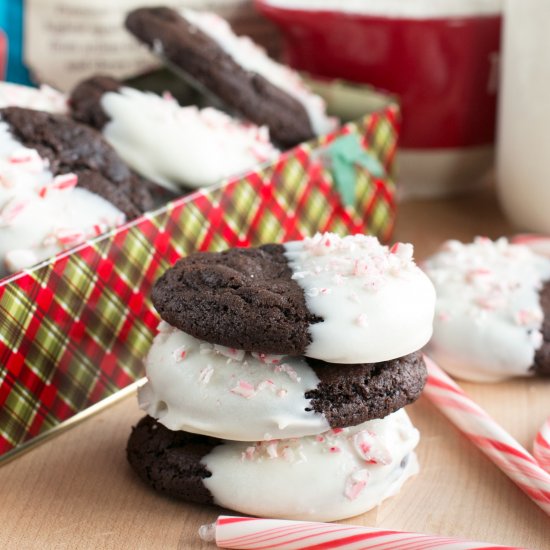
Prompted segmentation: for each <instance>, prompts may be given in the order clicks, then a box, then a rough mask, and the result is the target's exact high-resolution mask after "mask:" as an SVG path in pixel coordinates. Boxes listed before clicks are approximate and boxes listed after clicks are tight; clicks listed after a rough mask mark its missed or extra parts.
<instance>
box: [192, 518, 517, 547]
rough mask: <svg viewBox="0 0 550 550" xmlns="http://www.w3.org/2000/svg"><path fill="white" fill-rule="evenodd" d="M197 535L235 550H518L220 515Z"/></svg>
mask: <svg viewBox="0 0 550 550" xmlns="http://www.w3.org/2000/svg"><path fill="white" fill-rule="evenodd" d="M199 534H200V536H201V538H202V539H203V540H205V541H208V542H216V545H217V546H218V547H219V548H233V549H235V550H260V549H265V550H267V549H270V550H330V549H331V548H334V549H336V548H337V549H338V550H367V549H369V548H376V549H377V550H424V549H428V548H434V549H438V550H478V549H479V550H481V549H482V548H486V549H488V548H492V549H495V550H497V549H508V550H518V549H517V547H512V546H497V545H494V544H488V543H484V542H468V541H465V540H460V539H455V538H449V537H439V536H434V535H422V534H420V533H404V532H401V531H391V530H388V529H376V528H374V527H359V526H355V525H342V524H338V523H315V522H309V521H289V520H281V519H259V518H244V517H230V516H220V517H219V518H218V519H217V521H216V523H212V524H211V525H203V526H202V527H201V528H200V530H199Z"/></svg>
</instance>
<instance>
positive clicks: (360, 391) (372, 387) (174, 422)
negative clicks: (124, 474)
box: [139, 323, 426, 441]
mask: <svg viewBox="0 0 550 550" xmlns="http://www.w3.org/2000/svg"><path fill="white" fill-rule="evenodd" d="M159 331H160V332H159V334H158V335H157V336H156V337H155V340H154V342H153V345H152V347H151V350H150V351H149V354H148V356H147V358H146V360H145V372H146V375H147V378H148V381H149V382H148V383H147V384H146V385H145V386H144V387H143V388H141V389H140V391H139V402H140V406H141V408H142V409H143V410H144V411H145V412H146V413H147V414H149V415H151V416H153V417H155V418H157V419H159V421H160V422H161V423H162V424H163V425H164V426H166V427H167V428H169V429H171V430H186V431H189V432H196V433H201V434H204V435H209V436H212V437H219V438H222V439H232V440H236V441H255V440H265V439H275V438H288V437H302V436H306V435H315V434H319V433H321V432H324V431H326V430H328V429H329V428H344V427H348V426H354V425H357V424H361V423H363V422H366V421H368V420H373V419H376V418H383V417H385V416H387V415H388V414H390V413H392V412H394V411H396V410H398V409H400V408H401V407H403V406H405V405H408V404H409V403H412V402H413V401H414V400H416V398H417V397H418V395H419V394H420V392H421V391H422V388H423V386H424V382H425V379H426V367H425V366H424V362H423V360H422V357H421V355H420V353H418V352H417V353H413V354H410V355H407V356H405V357H401V358H399V359H394V360H392V361H386V362H382V363H375V364H362V365H341V364H340V365H339V364H333V363H325V362H323V361H319V360H315V359H307V358H303V357H288V356H276V355H267V354H260V353H252V354H250V353H245V352H244V351H241V350H236V349H232V348H225V347H223V346H219V345H212V344H208V343H206V342H204V341H201V340H197V339H196V338H193V337H192V336H190V335H189V334H185V333H183V332H182V331H180V330H178V329H176V328H174V327H171V326H169V325H168V324H167V323H161V324H160V326H159Z"/></svg>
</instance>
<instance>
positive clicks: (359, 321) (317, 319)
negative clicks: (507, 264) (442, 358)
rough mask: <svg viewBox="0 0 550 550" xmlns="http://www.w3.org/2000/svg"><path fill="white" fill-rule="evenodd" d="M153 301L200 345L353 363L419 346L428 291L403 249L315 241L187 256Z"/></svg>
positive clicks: (364, 241) (427, 331) (428, 312)
mask: <svg viewBox="0 0 550 550" xmlns="http://www.w3.org/2000/svg"><path fill="white" fill-rule="evenodd" d="M152 299H153V303H154V305H155V307H156V309H157V311H158V312H159V314H160V316H161V317H162V318H163V319H164V320H165V321H166V322H167V323H169V324H170V325H172V326H175V327H177V328H179V329H180V330H182V331H183V332H186V333H188V334H191V335H192V336H194V337H195V338H198V339H200V340H206V341H207V342H212V343H214V344H221V345H224V346H228V347H231V348H236V349H241V350H245V351H255V352H260V353H274V354H278V355H296V356H301V355H305V356H308V357H313V358H316V359H321V360H323V361H327V362H329V363H346V364H357V363H378V362H381V361H388V360H390V359H395V358H397V357H402V356H404V355H407V354H409V353H412V352H414V351H417V350H418V349H420V348H421V347H422V346H423V345H424V344H426V342H427V341H428V340H429V337H430V336H431V332H432V319H433V308H434V302H435V293H434V289H433V286H432V284H431V283H430V281H429V279H428V278H427V277H426V276H425V275H424V274H423V273H422V272H421V271H420V269H418V267H416V265H415V264H414V262H413V260H412V246H411V245H405V244H401V245H395V246H394V247H392V249H391V250H390V249H388V247H385V246H382V245H381V244H380V243H379V242H378V240H377V239H376V238H375V237H367V236H364V235H355V236H349V237H344V238H340V237H338V236H336V235H333V234H324V235H316V236H315V237H313V238H310V239H305V240H303V241H294V242H289V243H285V244H284V245H277V244H271V245H264V246H261V247H259V248H255V249H232V250H228V251H225V252H221V253H197V254H192V255H190V256H188V257H187V258H183V259H182V260H180V261H179V262H177V263H176V264H175V266H174V267H172V268H171V269H169V270H168V271H167V272H166V273H165V274H164V275H163V276H162V277H161V278H160V279H159V280H158V281H157V282H156V284H155V285H154V288H153V292H152Z"/></svg>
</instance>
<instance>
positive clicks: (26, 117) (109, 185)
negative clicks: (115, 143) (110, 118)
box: [0, 107, 152, 219]
mask: <svg viewBox="0 0 550 550" xmlns="http://www.w3.org/2000/svg"><path fill="white" fill-rule="evenodd" d="M0 120H1V121H3V122H5V123H6V124H7V126H8V129H9V131H10V133H11V134H12V135H13V137H14V138H15V139H16V140H18V141H19V142H21V144H22V145H24V146H25V147H28V148H29V149H34V150H36V151H37V152H38V154H39V155H40V156H41V157H42V158H44V159H47V160H48V161H49V169H50V170H51V172H53V173H55V174H65V173H74V174H76V175H77V176H78V185H79V186H80V187H83V188H85V189H88V190H89V191H91V192H93V193H95V194H97V195H99V196H101V197H103V198H104V199H106V200H108V201H109V202H110V203H112V204H113V205H114V206H116V207H117V208H118V209H119V210H120V211H121V212H123V213H124V214H125V215H126V217H127V218H128V219H132V218H135V217H138V216H140V215H141V214H142V213H143V212H145V211H146V210H148V209H149V208H150V207H151V205H152V200H151V196H150V193H149V191H148V189H147V186H146V185H145V184H144V182H143V180H141V179H140V178H139V177H137V176H136V175H135V174H133V173H132V172H131V171H130V170H129V169H128V167H127V166H126V165H125V164H124V163H123V162H122V161H121V160H120V158H119V157H118V156H117V154H116V153H115V151H114V150H113V149H112V148H111V147H110V146H109V145H108V144H107V143H106V142H105V141H104V140H103V138H102V137H101V135H100V134H98V133H97V132H96V131H95V130H93V129H91V128H89V127H87V126H85V125H83V124H79V123H77V122H75V121H73V120H71V119H70V118H67V117H65V116H63V115H55V114H51V113H46V112H41V111H33V110H31V109H23V108H19V107H6V108H4V109H0Z"/></svg>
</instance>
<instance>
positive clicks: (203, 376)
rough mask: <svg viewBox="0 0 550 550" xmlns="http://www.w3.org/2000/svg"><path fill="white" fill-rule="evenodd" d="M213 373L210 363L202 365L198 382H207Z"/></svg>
mask: <svg viewBox="0 0 550 550" xmlns="http://www.w3.org/2000/svg"><path fill="white" fill-rule="evenodd" d="M213 374H214V369H213V368H212V365H206V367H204V368H203V369H202V370H201V372H200V374H199V382H201V383H202V384H208V383H209V382H210V379H211V378H212V375H213Z"/></svg>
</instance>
